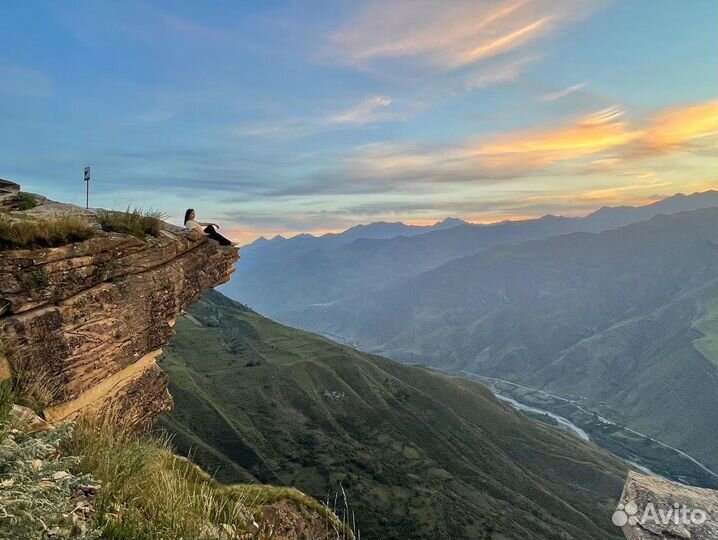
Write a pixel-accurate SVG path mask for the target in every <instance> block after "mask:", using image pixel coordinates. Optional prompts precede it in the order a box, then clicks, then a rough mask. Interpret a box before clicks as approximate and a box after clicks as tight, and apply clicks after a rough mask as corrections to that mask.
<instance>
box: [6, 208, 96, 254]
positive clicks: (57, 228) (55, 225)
mask: <svg viewBox="0 0 718 540" xmlns="http://www.w3.org/2000/svg"><path fill="white" fill-rule="evenodd" d="M94 234H95V232H94V230H93V229H92V227H91V226H90V224H89V223H88V222H87V220H85V219H84V218H82V217H81V216H73V215H64V216H58V217H53V218H46V219H28V218H25V219H14V220H11V219H10V218H9V217H8V216H7V215H1V214H0V250H5V249H30V248H41V247H56V246H64V245H66V244H71V243H73V242H81V241H83V240H87V239H88V238H91V237H92V236H94Z"/></svg>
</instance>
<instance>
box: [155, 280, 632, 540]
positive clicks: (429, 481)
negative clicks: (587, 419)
mask: <svg viewBox="0 0 718 540" xmlns="http://www.w3.org/2000/svg"><path fill="white" fill-rule="evenodd" d="M176 328H177V335H176V337H175V338H174V339H173V340H172V341H171V342H170V344H169V346H168V347H167V348H166V354H165V356H164V359H163V360H162V361H161V366H162V368H163V369H164V370H165V371H166V372H167V373H168V374H169V377H170V391H171V393H172V395H173V396H174V399H175V408H174V410H172V411H171V412H170V413H167V414H166V415H165V416H164V417H163V418H162V420H161V424H162V426H163V427H164V428H165V429H166V430H168V431H170V432H171V433H172V434H173V436H174V444H175V445H176V446H177V447H178V449H179V450H181V451H182V452H185V453H188V454H191V455H192V456H193V459H194V460H196V461H197V462H199V463H201V464H202V465H203V466H204V467H205V468H206V469H207V470H209V471H213V472H214V473H215V474H216V477H217V478H218V479H219V480H222V481H228V482H238V481H241V482H246V481H258V482H263V483H272V484H277V485H292V486H295V487H297V488H299V489H301V490H303V491H304V492H306V493H309V494H311V495H314V496H315V497H317V498H319V499H320V500H323V499H325V498H326V497H327V495H329V496H330V497H333V494H334V493H335V492H336V491H337V490H339V489H341V488H340V486H341V487H343V489H344V490H345V491H346V493H347V497H348V500H349V503H350V505H351V508H352V509H353V510H354V511H355V513H356V520H357V526H358V528H359V529H360V530H361V531H362V538H365V539H367V540H372V539H381V540H390V539H397V540H399V539H402V540H405V539H407V538H412V539H426V540H438V539H442V538H447V539H448V538H451V539H461V538H472V539H481V538H485V539H489V538H491V539H495V540H498V539H516V540H519V539H521V540H525V539H537V540H538V539H541V540H547V539H564V540H565V539H582V540H585V539H599V538H600V539H602V540H603V539H606V538H616V539H618V538H620V530H619V529H617V528H615V527H614V526H613V525H612V524H611V519H610V516H611V513H612V511H613V510H614V505H615V500H616V498H617V497H618V496H619V495H620V491H621V485H622V482H623V480H624V478H625V475H626V471H627V467H626V465H625V464H624V463H623V462H621V461H620V460H618V459H616V458H615V457H613V456H612V455H611V454H609V453H607V452H606V451H604V450H601V449H599V448H598V447H596V446H594V445H592V444H587V443H584V442H582V441H580V440H579V439H577V438H575V437H573V436H572V435H570V434H567V433H565V432H562V431H559V430H557V429H554V428H552V427H550V426H547V425H545V424H542V423H540V422H536V421H533V420H530V419H528V418H527V417H525V416H524V415H522V414H521V413H519V412H517V411H515V410H513V409H512V408H510V407H509V406H507V405H505V404H503V403H502V402H500V401H499V400H498V399H496V398H495V397H494V396H493V395H492V394H491V392H490V391H489V390H488V389H487V388H486V387H484V386H483V385H481V384H479V383H477V382H474V381H470V380H466V379H462V378H452V377H448V376H445V375H441V374H437V373H434V372H432V371H430V370H427V369H426V368H423V367H419V366H409V365H403V364H398V363H395V362H392V361H390V360H387V359H385V358H382V357H378V356H374V355H369V354H365V353H361V352H359V351H356V350H354V349H350V348H348V347H344V346H341V345H338V344H336V343H333V342H331V341H328V340H326V339H324V338H321V337H319V336H316V335H313V334H309V333H306V332H303V331H300V330H295V329H292V328H288V327H286V326H283V325H280V324H278V323H275V322H273V321H270V320H268V319H266V318H264V317H262V316H260V315H259V314H257V313H255V312H253V311H251V310H250V309H248V308H247V307H245V306H243V305H241V304H239V303H236V302H234V301H232V300H230V299H228V298H226V297H224V296H222V295H221V294H219V293H216V292H213V291H210V292H209V293H207V294H205V296H204V297H203V298H202V300H201V301H200V302H199V303H198V304H196V305H195V306H193V307H191V308H190V309H189V310H188V313H187V314H186V315H185V316H184V317H181V318H179V319H178V321H177V325H176Z"/></svg>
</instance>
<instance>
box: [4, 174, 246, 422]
mask: <svg viewBox="0 0 718 540" xmlns="http://www.w3.org/2000/svg"><path fill="white" fill-rule="evenodd" d="M27 198H31V203H30V204H27V205H26V206H31V208H25V209H22V210H20V209H19V208H18V206H19V203H21V202H22V201H23V197H21V192H20V186H18V185H17V184H14V183H12V182H8V181H0V208H2V209H3V210H4V212H3V216H4V219H6V220H14V221H15V222H20V221H29V222H36V223H43V220H52V219H55V220H57V219H60V218H65V217H67V216H76V217H77V218H78V219H81V220H86V221H87V223H88V225H89V226H90V227H91V235H90V236H91V237H89V238H88V239H86V240H83V241H80V242H72V243H68V244H67V245H60V246H57V247H32V248H29V249H7V248H5V249H3V250H0V336H1V339H2V354H0V356H4V360H0V378H7V377H9V376H10V375H11V374H19V375H22V376H26V377H30V378H32V379H33V380H37V379H43V380H45V381H52V384H51V385H50V388H51V391H50V393H49V395H47V396H46V398H45V402H44V403H42V404H41V409H42V413H43V416H44V417H45V418H46V419H47V420H49V421H53V422H55V421H58V420H62V419H65V418H70V417H73V416H74V415H76V414H77V413H78V412H80V411H82V410H85V409H88V408H92V409H99V410H102V409H104V408H107V407H113V408H114V409H115V410H116V411H117V413H119V414H121V415H122V416H123V417H124V418H125V419H126V420H127V421H128V422H129V423H131V424H133V425H135V426H137V427H138V428H140V429H142V428H146V427H148V426H150V425H151V424H152V423H153V422H154V421H155V419H156V418H157V416H158V415H159V414H160V413H161V412H162V411H165V410H168V409H169V408H170V407H171V405H172V398H171V396H170V395H169V392H168V391H167V377H166V376H165V374H164V373H163V372H162V371H161V370H160V368H159V367H158V366H157V364H156V363H155V359H156V358H157V356H159V354H160V353H161V352H162V347H163V346H164V345H165V344H166V343H167V342H168V340H169V339H170V337H171V336H172V326H173V324H174V320H175V317H177V315H179V314H180V313H181V312H182V310H184V309H185V308H186V307H187V306H189V305H190V304H192V303H193V302H195V301H196V300H197V299H198V298H199V295H200V294H201V293H202V291H204V290H205V289H207V288H210V287H215V286H217V285H219V284H221V283H224V282H226V281H227V280H228V279H229V277H230V275H231V273H232V271H233V265H234V263H235V262H236V261H237V259H238V250H237V249H236V248H233V247H220V246H219V244H218V243H217V242H215V241H213V240H209V239H208V238H207V237H205V236H204V235H201V234H197V233H195V232H192V231H187V230H185V229H183V228H179V227H175V226H172V225H170V224H167V223H161V225H160V227H159V230H158V233H157V234H156V236H152V235H147V236H146V237H144V238H138V237H136V236H133V235H131V234H125V233H121V232H112V231H111V230H106V228H105V230H103V228H102V226H101V225H100V222H99V220H98V218H97V216H98V212H97V211H93V210H85V209H82V208H79V207H77V206H73V205H67V204H62V203H57V202H54V201H50V200H48V199H45V198H43V197H40V196H36V195H28V196H27V197H25V199H27ZM20 208H22V206H20ZM46 386H47V385H46Z"/></svg>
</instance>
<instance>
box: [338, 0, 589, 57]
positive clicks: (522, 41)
mask: <svg viewBox="0 0 718 540" xmlns="http://www.w3.org/2000/svg"><path fill="white" fill-rule="evenodd" d="M591 3H592V1H591V0H576V1H574V2H572V3H570V4H567V3H559V2H553V1H549V0H500V1H498V2H497V1H495V0H491V1H487V0H452V2H451V3H447V2H444V1H440V0H396V1H394V2H380V1H374V2H369V3H366V4H364V6H363V8H362V9H361V10H360V11H359V12H358V13H357V15H356V17H355V18H354V19H353V20H351V21H349V22H348V23H347V24H345V25H343V26H342V27H340V28H339V29H338V30H337V31H335V32H334V33H332V34H331V35H330V36H329V38H330V41H331V42H332V43H333V45H334V47H333V50H332V52H333V53H334V54H335V55H337V54H338V55H339V56H340V57H342V58H343V60H344V61H345V62H348V63H350V64H358V65H361V64H366V63H367V62H371V61H377V60H386V59H398V58H406V57H413V58H416V59H419V60H420V61H422V62H423V63H424V64H428V65H430V66H433V67H435V68H439V69H453V68H458V67H461V66H466V65H469V64H473V63H475V62H478V61H480V60H483V59H485V58H489V57H493V56H496V55H498V54H502V53H506V52H509V51H513V50H516V49H518V48H519V47H522V46H524V45H526V44H528V43H529V42H532V41H534V40H536V39H538V38H540V37H543V36H546V35H547V34H550V33H551V32H552V31H554V30H555V29H556V28H557V27H558V26H560V25H561V24H562V23H564V22H566V21H567V20H570V19H574V18H576V17H578V16H580V15H581V14H582V13H583V12H585V11H586V7H587V6H588V5H590V4H591Z"/></svg>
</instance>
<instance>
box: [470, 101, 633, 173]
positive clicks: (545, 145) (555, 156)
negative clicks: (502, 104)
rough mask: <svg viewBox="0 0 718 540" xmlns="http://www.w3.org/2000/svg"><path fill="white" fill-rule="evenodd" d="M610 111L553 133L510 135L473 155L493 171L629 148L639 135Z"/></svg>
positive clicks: (619, 114) (535, 132) (503, 136)
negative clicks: (621, 147)
mask: <svg viewBox="0 0 718 540" xmlns="http://www.w3.org/2000/svg"><path fill="white" fill-rule="evenodd" d="M622 114H623V112H622V111H621V110H620V109H618V108H611V109H606V110H603V111H600V112H598V113H595V114H592V115H590V116H586V117H584V118H582V119H580V120H579V121H577V122H575V123H573V124H569V125H566V126H562V127H559V128H555V129H547V130H533V131H522V132H513V133H508V134H504V135H501V136H499V137H497V138H496V139H494V140H493V141H490V142H487V143H484V144H481V145H479V146H478V147H477V148H475V150H474V151H473V154H474V155H475V156H477V157H480V158H482V160H483V161H484V162H485V163H487V164H489V165H491V166H492V167H507V166H512V165H521V164H523V165H534V166H537V165H538V166H541V165H549V164H551V163H554V162H557V161H564V160H569V159H575V158H579V157H583V156H587V155H590V154H595V153H598V152H602V151H604V150H609V149H612V148H616V147H620V146H623V145H625V144H628V143H630V142H632V141H634V140H636V139H638V138H639V137H641V135H642V132H641V131H637V130H634V129H631V128H629V127H628V126H627V125H626V124H625V123H624V122H622V121H621V120H620V117H621V115H622Z"/></svg>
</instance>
